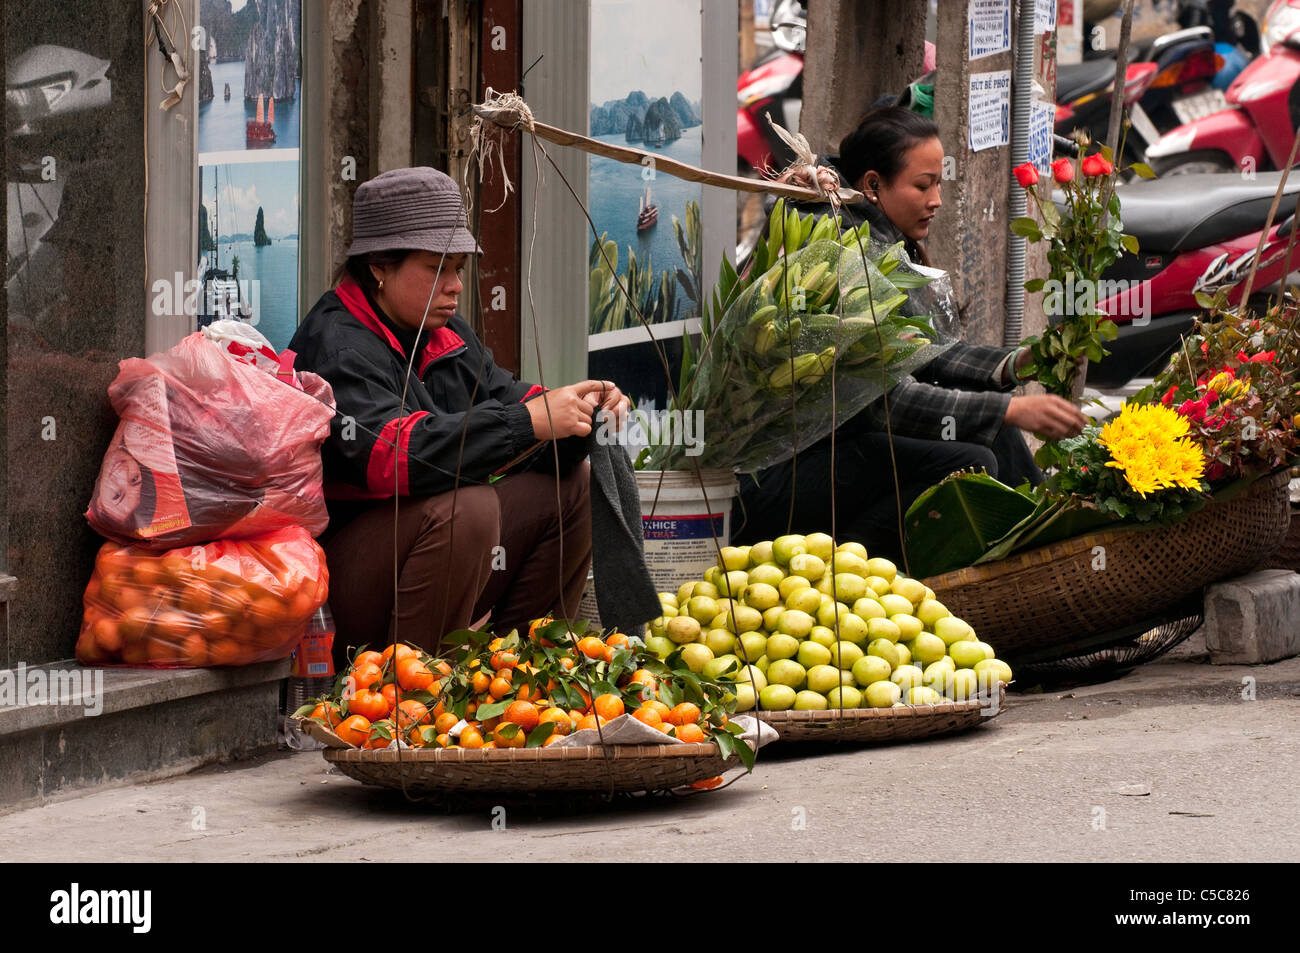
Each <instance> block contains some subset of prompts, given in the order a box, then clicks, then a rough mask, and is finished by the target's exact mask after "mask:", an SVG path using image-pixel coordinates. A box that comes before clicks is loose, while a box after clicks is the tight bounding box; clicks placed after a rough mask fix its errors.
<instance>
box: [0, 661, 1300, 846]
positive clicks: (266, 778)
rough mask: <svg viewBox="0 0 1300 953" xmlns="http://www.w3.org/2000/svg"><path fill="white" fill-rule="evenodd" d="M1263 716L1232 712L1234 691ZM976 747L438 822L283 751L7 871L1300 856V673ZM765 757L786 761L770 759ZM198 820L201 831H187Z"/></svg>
mask: <svg viewBox="0 0 1300 953" xmlns="http://www.w3.org/2000/svg"><path fill="white" fill-rule="evenodd" d="M1246 677H1251V678H1253V679H1254V680H1255V681H1254V691H1255V693H1256V699H1255V700H1254V701H1249V700H1243V698H1242V692H1243V688H1244V687H1245V688H1249V684H1248V683H1247V684H1245V685H1244V684H1243V678H1246ZM1011 705H1012V707H1011V708H1009V710H1008V711H1007V712H1006V713H1005V714H1003V715H1002V716H1000V717H999V718H997V719H996V720H995V721H994V722H992V723H990V724H988V725H985V726H983V727H981V728H980V729H977V730H975V731H973V732H971V733H968V734H965V735H962V736H957V737H953V738H949V739H940V740H936V741H930V742H925V743H919V744H913V745H900V746H894V747H888V748H875V749H856V750H855V749H852V748H844V747H835V748H829V749H824V750H821V751H817V752H811V751H808V750H806V749H796V750H794V751H785V752H781V751H778V750H777V748H768V749H765V750H764V752H762V753H761V754H760V760H759V764H758V767H757V769H756V771H755V773H754V775H753V776H752V777H748V778H743V779H742V780H741V781H739V782H738V783H736V784H734V785H732V786H731V787H730V788H728V789H726V790H724V791H720V792H717V793H710V794H704V795H697V796H692V797H690V798H687V799H670V798H654V799H647V800H641V801H620V802H617V803H615V804H613V805H599V804H598V805H595V806H582V807H578V806H574V805H572V804H569V805H567V806H562V807H557V808H551V809H548V810H539V809H538V808H537V807H536V806H529V807H520V806H511V807H509V808H508V809H507V811H506V814H505V830H494V829H493V828H492V823H491V821H492V814H491V805H488V804H485V805H482V806H481V807H478V808H475V809H472V810H466V811H462V812H459V813H448V812H447V811H445V810H443V809H438V808H434V807H431V806H430V805H427V804H408V803H405V802H404V801H403V799H402V797H401V795H400V794H390V793H388V792H384V791H379V790H375V789H369V788H366V787H363V786H362V785H360V784H358V783H356V782H354V781H352V780H350V779H348V778H345V777H342V776H340V775H337V774H333V773H331V772H330V771H329V770H328V768H327V766H326V765H325V763H324V762H323V761H322V760H321V758H320V757H319V756H318V755H316V754H314V753H313V754H294V755H290V754H280V755H275V756H270V757H267V758H264V759H261V760H259V761H255V762H247V763H241V764H237V765H229V766H224V767H213V768H208V769H204V770H201V771H198V772H195V773H193V774H190V775H187V776H184V777H179V778H172V779H170V780H165V781H159V782H154V783H149V784H141V785H136V786H128V787H119V788H116V789H112V790H105V791H101V792H99V793H94V794H91V795H87V796H82V797H76V798H71V799H67V800H63V801H61V802H58V803H54V804H50V805H47V806H45V807H41V808H34V809H31V810H27V811H23V812H20V813H17V814H11V815H7V816H4V817H0V845H3V846H2V847H0V858H3V859H4V860H28V861H40V860H52V859H58V860H61V861H65V862H77V861H141V860H162V861H192V860H203V861H250V860H297V859H307V860H327V861H335V860H368V861H383V860H411V859H413V858H418V857H421V856H423V857H427V858H436V859H437V860H439V861H459V860H466V861H468V860H490V859H502V860H506V859H509V860H513V861H539V860H540V861H545V860H551V861H571V860H574V859H577V858H581V859H583V860H606V859H608V860H665V859H676V858H680V857H682V856H683V852H686V854H687V855H688V856H690V857H692V858H699V859H729V860H834V861H867V862H870V861H876V860H931V861H987V860H1054V861H1066V860H1086V861H1130V860H1141V861H1193V860H1204V861H1219V862H1224V861H1236V862H1240V861H1280V860H1294V859H1295V857H1296V855H1297V852H1300V812H1298V811H1297V810H1296V808H1297V795H1296V792H1297V790H1300V732H1297V727H1298V726H1300V659H1291V660H1288V661H1285V662H1280V663H1277V664H1275V665H1267V666H1256V667H1217V666H1210V665H1206V664H1194V663H1189V662H1162V663H1156V664H1154V665H1149V666H1146V667H1145V668H1144V669H1140V670H1138V671H1137V672H1135V673H1133V674H1131V675H1129V676H1127V677H1125V678H1121V679H1118V680H1116V681H1113V682H1110V683H1107V684H1103V685H1096V686H1091V687H1088V688H1081V689H1075V690H1073V691H1072V692H1071V691H1064V692H1056V693H1051V694H1044V695H1028V696H1025V695H1013V696H1011ZM778 747H779V746H778ZM196 819H199V820H201V821H202V823H203V824H204V825H205V829H203V830H196V829H195V825H196Z"/></svg>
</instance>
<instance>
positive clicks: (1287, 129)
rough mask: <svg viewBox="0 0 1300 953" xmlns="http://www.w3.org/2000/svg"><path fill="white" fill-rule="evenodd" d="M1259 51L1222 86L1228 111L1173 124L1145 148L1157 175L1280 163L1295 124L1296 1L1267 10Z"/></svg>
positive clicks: (1299, 40)
mask: <svg viewBox="0 0 1300 953" xmlns="http://www.w3.org/2000/svg"><path fill="white" fill-rule="evenodd" d="M1261 49H1262V52H1261V54H1260V55H1259V56H1258V57H1256V58H1255V59H1254V60H1252V61H1251V62H1250V64H1249V65H1247V66H1246V68H1245V69H1243V70H1242V71H1241V72H1240V73H1239V74H1238V75H1237V78H1236V79H1235V80H1233V81H1232V85H1230V86H1229V87H1228V91H1227V93H1226V94H1225V97H1224V98H1225V99H1226V100H1227V102H1228V104H1229V108H1227V109H1223V110H1220V111H1218V112H1215V113H1211V114H1210V115H1208V116H1203V117H1201V118H1200V119H1197V120H1195V121H1193V122H1189V123H1187V124H1185V125H1182V126H1178V127H1177V128H1175V129H1173V130H1171V131H1170V132H1168V133H1166V134H1165V135H1164V136H1162V137H1161V138H1160V139H1158V140H1157V141H1156V142H1154V143H1153V144H1152V145H1151V146H1150V147H1149V148H1148V149H1147V161H1148V163H1149V164H1150V165H1151V167H1152V168H1153V169H1154V170H1155V171H1156V173H1157V174H1160V175H1167V174H1170V173H1186V172H1225V171H1246V172H1254V171H1259V170H1265V169H1280V168H1282V167H1283V166H1284V165H1285V164H1286V160H1287V156H1288V155H1290V153H1291V143H1292V142H1293V141H1294V140H1295V134H1296V128H1297V125H1298V124H1300V86H1297V85H1296V81H1297V80H1300V0H1277V2H1276V3H1274V4H1273V6H1272V7H1271V8H1270V9H1269V11H1268V14H1267V16H1266V17H1265V20H1264V31H1263V39H1262V42H1261Z"/></svg>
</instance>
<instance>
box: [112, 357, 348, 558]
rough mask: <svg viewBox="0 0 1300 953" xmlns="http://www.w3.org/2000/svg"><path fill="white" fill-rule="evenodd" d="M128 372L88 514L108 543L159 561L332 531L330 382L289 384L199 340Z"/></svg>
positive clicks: (312, 378) (124, 370) (128, 363)
mask: <svg viewBox="0 0 1300 953" xmlns="http://www.w3.org/2000/svg"><path fill="white" fill-rule="evenodd" d="M119 368H120V369H119V371H118V375H117V378H116V379H115V380H114V381H113V383H112V384H110V385H109V388H108V396H109V400H111V401H112V404H113V408H114V409H115V410H116V411H117V413H118V416H119V417H120V418H121V421H120V423H119V424H118V427H117V431H116V432H115V433H114V434H113V440H112V443H111V444H110V445H109V448H108V452H107V453H105V455H104V462H103V464H102V465H101V467H100V471H99V477H98V478H97V479H96V481H95V490H94V494H93V495H92V497H91V501H90V507H89V509H88V510H87V512H86V518H87V520H89V522H90V525H91V526H93V527H94V528H95V530H96V531H97V532H99V533H100V534H101V535H103V536H106V537H108V538H109V539H112V540H116V541H117V542H120V543H136V544H138V545H140V546H143V547H146V548H148V549H152V550H155V551H158V550H163V549H170V548H173V547H176V546H188V545H194V544H202V543H205V542H207V541H208V540H212V539H225V538H242V537H248V536H256V535H259V534H261V533H266V532H269V531H271V530H274V529H278V528H280V527H284V526H293V525H299V526H304V527H306V528H307V529H308V530H309V531H310V533H311V535H313V536H315V535H316V534H318V533H320V532H321V531H322V530H323V529H324V528H325V524H326V522H327V521H328V515H327V513H326V511H325V498H324V493H323V490H322V484H321V460H320V445H321V443H322V442H323V441H324V440H325V438H326V437H327V436H328V435H329V422H330V418H331V417H332V416H333V413H334V395H333V391H332V390H331V389H330V386H329V384H328V383H326V382H325V381H324V380H323V379H321V378H320V377H317V376H316V375H315V374H309V373H303V374H300V375H298V376H297V378H296V380H295V381H294V382H292V383H286V382H285V381H283V380H280V379H278V378H277V376H275V375H273V374H270V373H267V372H266V371H264V370H261V369H259V368H257V367H255V366H254V365H252V364H247V363H242V362H240V361H238V360H234V359H232V358H231V357H227V356H226V354H225V352H224V351H223V349H222V348H221V347H219V346H218V345H217V344H215V343H213V342H212V341H209V340H207V339H206V338H204V336H203V335H202V334H198V333H196V334H191V335H189V336H188V337H186V338H185V339H184V340H183V341H181V342H180V343H179V344H178V345H176V346H175V347H174V348H172V349H171V350H170V351H167V352H165V353H162V354H155V355H153V356H152V357H150V358H148V359H147V360H146V359H141V358H131V359H128V360H125V361H123V362H121V364H120V365H119ZM300 388H301V389H300Z"/></svg>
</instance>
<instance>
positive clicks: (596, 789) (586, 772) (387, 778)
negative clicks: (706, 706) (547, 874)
mask: <svg viewBox="0 0 1300 953" xmlns="http://www.w3.org/2000/svg"><path fill="white" fill-rule="evenodd" d="M300 724H301V725H302V728H303V730H304V731H305V732H307V733H308V734H310V735H311V736H312V737H314V738H318V739H320V740H321V741H323V742H324V743H325V744H326V745H327V747H326V748H325V750H324V751H323V752H322V754H324V756H325V760H326V761H328V762H329V763H330V764H332V765H334V766H335V767H337V768H338V769H339V770H340V771H342V772H343V773H344V774H346V775H347V776H348V777H350V778H353V779H355V780H357V781H360V782H362V783H363V784H372V785H376V786H378V787H385V788H398V789H402V790H406V791H408V792H410V793H412V794H472V793H515V794H536V793H541V792H547V793H555V792H574V793H578V792H586V793H592V794H627V793H633V792H639V791H668V790H671V789H673V788H678V787H681V786H683V785H686V784H692V783H694V782H695V781H703V780H705V779H707V778H715V777H717V776H718V775H720V774H722V772H723V771H725V770H726V769H727V768H729V767H734V766H735V765H737V764H739V761H738V760H735V759H733V760H729V761H724V760H723V758H722V753H721V752H720V751H719V750H718V746H717V745H715V744H714V743H713V742H711V741H710V742H702V743H699V744H674V745H610V746H608V747H598V746H588V747H580V748H561V747H556V746H552V747H549V748H495V749H488V750H486V751H483V750H479V749H464V748H452V749H444V748H404V749H402V750H401V751H397V750H396V749H387V748H385V749H378V750H366V749H363V748H352V747H349V746H347V745H346V744H345V743H344V742H343V741H341V740H340V739H339V738H338V736H336V735H335V734H334V733H333V732H332V731H330V730H329V729H327V728H326V727H325V726H324V725H321V724H319V723H318V722H313V721H310V720H306V719H304V720H303V721H301V722H300Z"/></svg>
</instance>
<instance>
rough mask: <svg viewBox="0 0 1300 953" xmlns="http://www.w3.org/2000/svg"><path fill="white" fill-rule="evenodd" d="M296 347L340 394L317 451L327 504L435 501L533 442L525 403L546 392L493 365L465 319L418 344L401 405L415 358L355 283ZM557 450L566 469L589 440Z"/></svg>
mask: <svg viewBox="0 0 1300 953" xmlns="http://www.w3.org/2000/svg"><path fill="white" fill-rule="evenodd" d="M289 348H290V349H291V350H293V351H294V352H295V353H296V355H297V356H296V358H295V360H294V367H295V368H297V369H299V370H309V371H314V372H315V373H317V374H319V375H320V376H321V377H323V378H325V379H326V380H327V381H329V382H330V385H331V386H332V387H333V388H334V399H335V401H336V402H337V405H338V413H337V414H336V415H335V417H334V420H333V421H332V423H331V424H330V436H329V439H328V440H326V441H325V444H324V445H323V446H322V448H321V458H322V462H323V463H324V469H325V495H326V497H327V498H328V499H329V500H331V501H347V500H357V501H360V500H375V499H382V498H386V497H388V498H390V497H392V496H393V495H394V491H396V493H397V494H398V495H403V496H405V495H411V496H429V495H433V494H437V493H443V492H446V491H448V490H451V489H452V488H453V487H454V486H455V485H457V483H458V482H459V485H462V486H464V485H467V484H475V483H486V482H488V479H489V477H490V476H491V475H492V474H493V473H494V472H496V471H497V470H499V469H501V468H502V467H504V466H505V465H507V464H508V463H510V462H511V461H512V460H515V459H516V458H518V457H519V456H520V455H521V454H523V453H525V452H526V451H527V450H528V449H529V448H530V447H532V446H533V445H534V444H535V443H536V442H537V438H536V437H535V436H534V434H533V425H532V418H531V416H530V414H529V412H528V408H527V407H525V406H524V402H525V401H527V400H529V399H531V398H532V397H535V396H537V395H538V394H540V393H542V390H543V388H542V387H540V386H538V385H531V386H530V385H528V384H526V383H522V382H520V381H519V380H517V379H516V378H515V377H514V376H513V375H512V374H510V373H509V372H508V371H505V370H503V369H502V368H500V367H497V365H496V364H495V363H494V362H493V360H492V352H491V351H489V350H488V349H487V348H485V347H483V345H482V343H481V342H480V341H479V340H478V338H477V337H476V336H475V334H474V332H473V330H472V329H471V328H470V326H469V323H468V322H466V321H465V319H464V318H462V317H461V316H460V315H456V316H455V317H453V318H452V319H451V321H449V322H448V323H447V325H446V326H445V327H442V328H438V329H437V330H435V331H433V332H432V333H430V332H429V331H424V332H422V333H421V334H420V336H419V338H418V339H416V341H415V349H416V351H417V356H416V359H415V362H414V364H413V366H412V369H411V375H410V383H409V387H408V389H407V392H406V402H405V406H403V403H402V385H403V381H404V379H405V378H406V376H407V369H406V368H407V362H408V354H407V352H406V351H405V349H404V348H403V346H402V344H401V343H400V341H399V340H398V337H397V335H396V334H394V333H393V329H392V328H391V327H390V326H389V325H388V324H387V323H386V322H385V321H384V320H381V318H380V317H379V315H378V314H376V310H375V308H374V305H373V303H372V302H371V301H370V300H369V298H368V297H367V296H366V295H365V293H364V292H363V291H362V289H361V287H360V286H359V285H358V284H357V283H356V282H355V281H354V280H353V279H351V278H346V279H344V281H343V282H341V283H340V285H339V286H338V288H336V289H335V290H333V291H327V292H326V293H325V294H324V295H322V296H321V299H320V300H319V301H318V302H316V305H315V307H313V308H312V309H311V311H310V312H309V313H308V314H307V316H306V317H305V318H304V319H303V322H302V324H301V325H299V327H298V331H297V333H295V334H294V336H293V340H292V341H290V342H289ZM399 424H400V427H399ZM462 436H463V440H464V442H463V444H462ZM542 451H545V452H542ZM560 451H561V465H562V467H563V468H566V469H567V468H568V467H569V466H571V465H572V464H573V463H574V462H576V461H577V460H580V459H582V457H583V456H585V454H586V442H585V440H583V439H582V438H567V439H565V440H561V441H560ZM552 461H553V457H552V454H551V453H550V451H549V448H542V450H539V451H538V452H536V453H534V454H533V455H532V456H531V457H529V458H528V459H527V460H526V461H524V462H523V463H521V464H520V465H519V466H517V467H516V468H515V469H531V468H541V467H546V468H548V469H549V468H550V467H551V466H553V462H552ZM333 509H334V507H331V510H333Z"/></svg>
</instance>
